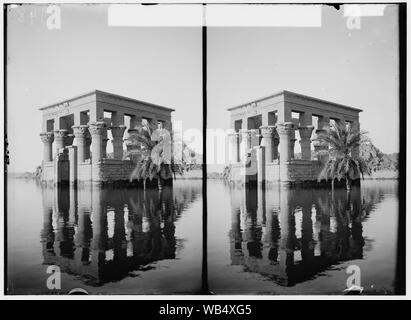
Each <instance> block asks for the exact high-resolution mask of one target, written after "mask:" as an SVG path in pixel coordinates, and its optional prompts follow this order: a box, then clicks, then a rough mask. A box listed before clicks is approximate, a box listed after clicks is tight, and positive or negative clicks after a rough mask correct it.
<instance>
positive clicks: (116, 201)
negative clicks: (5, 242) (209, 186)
mask: <svg viewBox="0 0 411 320" xmlns="http://www.w3.org/2000/svg"><path fill="white" fill-rule="evenodd" d="M108 191H109V192H108ZM200 191H201V187H200V188H198V187H197V188H195V187H194V188H191V187H187V186H185V187H184V188H183V189H181V188H174V189H173V188H172V187H170V186H165V187H164V188H163V190H162V191H161V192H159V191H158V190H155V189H154V190H153V189H147V190H141V189H138V190H135V189H133V190H131V189H110V190H109V189H101V188H93V189H91V188H90V189H89V190H87V189H84V190H81V191H80V192H81V201H82V202H81V206H80V205H79V215H78V217H77V218H76V221H74V224H72V223H70V222H69V221H68V214H67V213H68V209H69V207H68V205H67V204H68V199H69V197H70V194H69V193H68V192H66V190H62V189H60V188H59V189H58V190H57V192H56V194H58V196H57V199H58V201H55V199H53V197H52V196H51V197H50V200H49V201H48V202H47V201H46V199H47V197H46V195H43V199H44V201H45V203H44V228H43V230H42V234H41V241H42V243H43V255H44V262H45V263H47V264H55V265H59V266H60V268H61V271H62V272H64V273H67V274H72V275H76V276H81V279H82V280H83V281H84V282H85V283H87V284H88V285H92V286H100V285H103V284H104V283H107V282H110V281H118V280H121V279H123V278H125V277H127V276H128V275H130V273H131V275H133V273H134V272H138V271H140V272H141V271H144V270H147V269H150V268H155V267H154V266H153V265H151V263H153V262H156V261H159V260H163V259H175V257H176V253H177V252H178V251H177V249H178V246H177V241H180V242H181V240H177V239H176V236H175V222H176V221H177V220H178V219H179V217H180V216H181V214H182V213H183V212H184V211H185V210H186V209H187V208H188V206H190V204H191V203H192V202H193V201H195V199H196V198H197V195H198V193H199V192H200ZM47 200H48V199H47ZM86 201H88V202H86ZM53 202H55V203H56V204H57V205H56V206H55V211H54V212H55V214H56V215H57V213H60V215H57V217H59V220H60V223H59V225H58V229H57V230H56V231H55V230H54V229H53V227H52V224H51V217H52V211H51V207H52V206H53V205H52V203H53ZM182 202H183V203H182ZM70 210H71V209H70ZM90 212H92V214H93V216H92V223H91V221H90ZM109 212H114V216H113V219H107V213H109ZM126 212H127V214H125V213H126ZM74 225H77V228H74ZM111 226H112V229H110V228H111ZM109 230H113V234H112V235H111V233H109ZM54 232H56V235H57V236H56V237H54ZM74 232H75V234H74ZM80 233H82V234H80ZM92 236H93V241H94V246H91V247H90V240H91V237H92ZM74 243H75V246H74ZM180 246H181V244H180ZM58 248H61V250H57V249H58ZM53 249H54V250H53ZM90 249H91V250H92V252H91V254H90ZM108 252H112V253H113V254H112V255H111V254H110V253H108Z"/></svg>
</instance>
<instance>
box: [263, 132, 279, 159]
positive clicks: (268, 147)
mask: <svg viewBox="0 0 411 320" xmlns="http://www.w3.org/2000/svg"><path fill="white" fill-rule="evenodd" d="M275 128H276V127H275V126H261V127H260V129H261V135H262V136H263V138H262V139H261V146H262V147H264V148H265V162H266V164H267V163H271V162H273V160H274V137H275V136H276V134H277V130H276V129H275ZM277 140H278V139H277ZM277 146H278V143H277ZM277 153H278V152H277Z"/></svg>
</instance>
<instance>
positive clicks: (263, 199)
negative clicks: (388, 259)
mask: <svg viewBox="0 0 411 320" xmlns="http://www.w3.org/2000/svg"><path fill="white" fill-rule="evenodd" d="M230 193H231V208H232V218H231V222H232V226H231V231H230V241H231V250H230V251H231V262H232V264H233V265H242V266H244V267H245V271H247V272H253V273H258V274H261V275H263V276H265V277H267V278H269V279H272V280H273V281H275V282H276V283H277V284H279V285H282V286H293V285H295V284H297V283H301V282H304V281H306V280H309V279H312V278H314V277H316V276H318V275H320V274H321V273H322V272H324V271H325V270H327V269H328V268H330V267H332V266H334V265H337V264H338V263H340V262H343V261H349V260H355V259H363V254H364V250H365V249H366V239H364V237H363V231H362V230H363V229H362V222H363V221H364V219H366V218H367V216H368V215H369V213H370V210H371V207H372V206H373V205H375V203H377V202H379V200H381V199H380V196H379V195H375V194H369V193H366V194H365V195H363V196H362V195H361V189H360V188H359V187H355V188H354V189H353V190H352V192H351V194H350V196H349V197H347V192H346V191H345V190H335V192H334V194H333V195H332V194H331V192H330V190H324V189H290V188H286V187H284V188H282V187H280V188H272V189H261V188H260V189H257V188H244V187H231V189H230Z"/></svg>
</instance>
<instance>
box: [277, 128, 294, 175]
mask: <svg viewBox="0 0 411 320" xmlns="http://www.w3.org/2000/svg"><path fill="white" fill-rule="evenodd" d="M294 130H295V126H294V124H293V123H292V122H284V123H282V124H279V125H277V132H278V135H279V137H280V181H288V163H289V161H290V160H291V147H290V144H291V142H292V141H291V140H292V137H293V134H294Z"/></svg>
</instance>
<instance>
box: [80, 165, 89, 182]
mask: <svg viewBox="0 0 411 320" xmlns="http://www.w3.org/2000/svg"><path fill="white" fill-rule="evenodd" d="M77 179H78V181H79V182H90V181H91V163H89V162H88V163H87V162H82V163H78V165H77Z"/></svg>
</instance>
